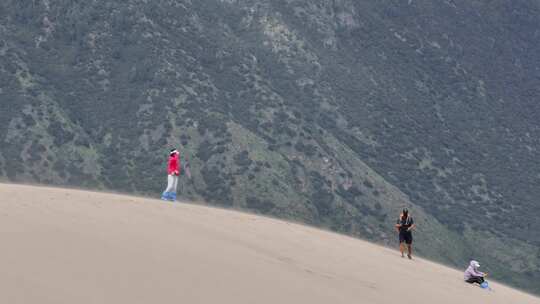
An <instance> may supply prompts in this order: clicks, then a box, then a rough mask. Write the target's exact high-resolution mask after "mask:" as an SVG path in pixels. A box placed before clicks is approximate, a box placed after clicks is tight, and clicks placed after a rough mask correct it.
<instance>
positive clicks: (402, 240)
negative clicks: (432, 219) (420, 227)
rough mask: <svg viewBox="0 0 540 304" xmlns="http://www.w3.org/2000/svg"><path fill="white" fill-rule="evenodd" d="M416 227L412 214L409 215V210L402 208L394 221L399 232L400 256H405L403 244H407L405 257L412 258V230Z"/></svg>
mask: <svg viewBox="0 0 540 304" xmlns="http://www.w3.org/2000/svg"><path fill="white" fill-rule="evenodd" d="M415 227H416V225H415V224H414V220H413V218H412V216H410V215H409V210H407V209H403V211H402V213H401V215H400V216H399V218H398V220H397V222H396V230H397V232H398V233H399V251H400V252H401V257H402V258H403V257H405V255H404V252H405V244H407V257H408V258H409V259H412V241H413V237H412V230H413V229H414V228H415Z"/></svg>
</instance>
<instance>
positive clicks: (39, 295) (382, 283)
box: [0, 184, 540, 304]
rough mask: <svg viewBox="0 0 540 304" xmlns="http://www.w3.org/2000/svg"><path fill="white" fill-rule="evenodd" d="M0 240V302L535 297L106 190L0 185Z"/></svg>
mask: <svg viewBox="0 0 540 304" xmlns="http://www.w3.org/2000/svg"><path fill="white" fill-rule="evenodd" d="M0 242H1V243H0V303H12V304H13V303H55V304H57V303H130V304H131V303H234V304H239V303H250V304H251V303H310V304H312V303H396V301H398V299H400V298H401V301H403V300H407V302H408V303H416V304H418V303H505V304H508V303H521V304H523V303H540V299H538V298H534V297H532V296H529V295H526V294H524V293H522V292H519V291H515V290H512V289H510V288H507V287H505V286H502V285H500V284H496V283H492V286H493V287H494V289H495V291H494V292H487V291H485V290H482V289H480V288H476V287H472V286H469V285H467V284H465V283H463V282H462V280H461V278H462V274H461V272H459V271H455V270H452V269H449V268H446V267H442V266H439V265H436V264H433V263H430V262H427V261H425V260H421V259H416V260H414V261H409V260H406V259H401V258H400V257H399V256H398V255H397V254H396V252H395V251H393V250H389V249H385V248H381V247H378V246H375V245H372V244H369V243H367V242H363V241H359V240H356V239H352V238H348V237H345V236H341V235H336V234H332V233H328V232H324V231H320V230H316V229H313V228H308V227H304V226H301V225H296V224H291V223H286V222H282V221H278V220H274V219H268V218H263V217H259V216H254V215H249V214H242V213H238V212H232V211H224V210H219V209H213V208H207V207H201V206H196V205H188V204H176V205H172V204H168V203H163V202H161V201H157V200H148V199H142V198H133V197H126V196H120V195H112V194H103V193H91V192H83V191H74V190H64V189H51V188H41V187H28V186H13V185H5V184H0ZM401 301H400V302H401Z"/></svg>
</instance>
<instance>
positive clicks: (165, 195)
mask: <svg viewBox="0 0 540 304" xmlns="http://www.w3.org/2000/svg"><path fill="white" fill-rule="evenodd" d="M173 182H174V180H173V178H172V175H167V188H165V191H163V194H162V195H161V199H164V200H168V199H170V198H169V197H170V191H171V189H172V186H173Z"/></svg>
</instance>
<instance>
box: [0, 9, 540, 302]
mask: <svg viewBox="0 0 540 304" xmlns="http://www.w3.org/2000/svg"><path fill="white" fill-rule="evenodd" d="M539 18H540V3H539V2H538V1H525V0H516V1H503V0H495V1H469V0H448V1H431V2H426V1H416V0H408V1H402V0H399V1H398V0H386V1H353V0H335V1H323V0H316V1H313V0H310V1H307V0H287V1H285V0H275V1H274V0H272V1H263V0H244V1H240V0H238V1H236V0H198V1H191V0H155V1H143V0H126V1H104V0H94V1H83V0H69V1H68V0H41V1H38V0H36V1H18V0H4V1H1V3H0V84H1V86H0V143H1V145H0V175H1V176H2V177H3V179H5V180H9V181H28V182H39V183H46V184H56V185H75V186H78V187H79V186H80V187H86V188H94V189H111V190H115V191H123V192H130V193H137V194H147V195H153V196H157V195H159V192H160V191H161V190H162V187H163V182H164V160H165V157H166V151H167V150H168V149H169V148H170V147H171V146H177V147H180V148H181V150H182V151H183V153H184V154H185V155H188V156H189V157H190V161H191V167H192V168H191V169H192V173H193V179H188V178H186V177H183V178H182V182H181V192H182V195H183V196H184V197H186V198H189V199H198V200H204V201H208V202H210V203H212V204H216V205H220V206H229V207H235V208H247V209H250V210H255V211H258V212H261V213H264V214H270V215H273V216H278V217H281V218H285V219H294V220H298V221H302V222H306V223H310V224H314V225H318V226H323V227H327V228H330V229H332V230H335V231H339V232H343V233H347V234H351V235H355V236H360V237H362V238H366V239H370V240H377V241H379V242H382V243H386V244H390V243H392V244H393V243H395V235H394V234H393V231H392V228H391V227H392V224H393V222H394V220H395V217H396V215H397V213H398V210H399V209H400V208H402V207H403V206H409V207H411V209H412V210H413V212H414V215H415V217H416V218H417V220H418V222H419V224H420V226H419V231H418V233H417V235H418V237H417V241H418V242H417V246H418V249H419V252H420V253H422V254H424V255H426V256H429V257H431V258H434V259H437V260H439V261H442V262H444V263H449V264H452V265H463V263H466V261H467V260H469V259H470V258H477V259H481V260H483V261H485V264H489V265H490V266H491V267H492V269H493V275H494V276H495V277H496V278H500V279H503V280H505V282H508V283H511V284H514V285H517V286H519V287H522V288H527V289H529V290H534V291H535V292H540V289H538V288H540V287H539V286H540V284H538V282H540V234H539V233H537V231H536V230H535V229H534V228H535V227H538V226H539V225H540V209H539V208H537V203H536V202H537V200H538V198H540V187H538V184H539V182H540V173H539V172H540V162H539V161H538V159H539V156H540V155H539V154H540V152H539V151H540V150H539V149H540V140H539V138H540V127H539V125H538V118H539V117H540V104H539V103H538V97H539V96H540V92H539V90H540V69H539V68H538V67H539V66H540V55H539V54H540V39H539V36H540V31H539V30H538V28H539V27H538V25H539V24H540V20H539Z"/></svg>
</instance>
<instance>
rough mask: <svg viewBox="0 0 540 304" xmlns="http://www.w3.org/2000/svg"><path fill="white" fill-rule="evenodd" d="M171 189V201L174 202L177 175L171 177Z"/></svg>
mask: <svg viewBox="0 0 540 304" xmlns="http://www.w3.org/2000/svg"><path fill="white" fill-rule="evenodd" d="M172 177H173V182H172V187H171V188H172V189H171V201H173V202H174V201H176V188H178V175H173V176H172Z"/></svg>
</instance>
